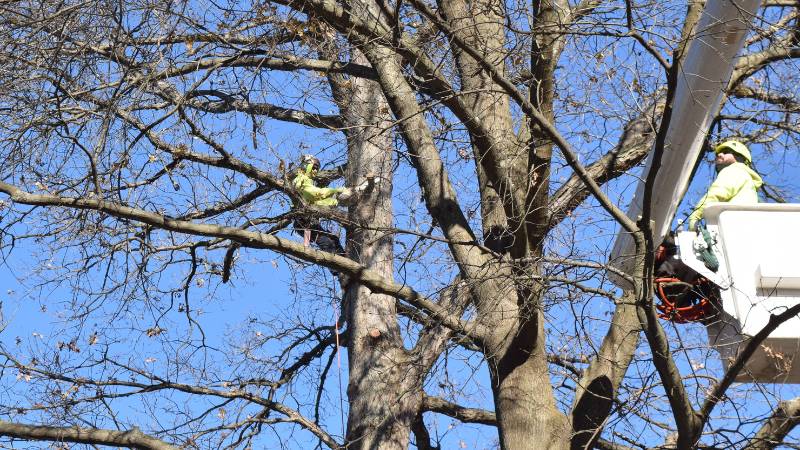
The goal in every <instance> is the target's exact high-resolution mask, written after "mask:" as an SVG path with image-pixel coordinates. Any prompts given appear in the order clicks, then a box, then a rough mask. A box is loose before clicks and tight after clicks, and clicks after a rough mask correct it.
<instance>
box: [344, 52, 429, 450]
mask: <svg viewBox="0 0 800 450" xmlns="http://www.w3.org/2000/svg"><path fill="white" fill-rule="evenodd" d="M355 53H356V54H355V57H354V58H353V59H354V62H357V63H361V64H368V62H367V61H366V59H365V58H363V56H361V55H360V54H358V53H357V52H355ZM343 85H344V86H347V88H346V89H342V85H340V86H339V87H340V89H334V90H335V91H337V90H338V91H339V94H340V105H341V109H342V112H343V115H344V117H345V119H346V126H347V127H348V128H349V131H348V132H347V135H348V147H349V149H348V169H347V174H346V180H347V185H348V186H356V185H358V184H359V183H361V182H363V181H364V180H365V179H366V177H367V176H379V177H380V182H379V183H378V184H377V185H376V186H375V188H374V189H373V190H372V191H371V192H368V193H367V194H366V195H365V196H364V197H363V198H362V200H361V201H360V202H359V203H358V204H356V205H353V206H352V207H351V208H350V218H351V219H352V220H353V221H354V223H357V224H363V225H366V226H368V227H370V228H372V229H369V230H368V229H363V228H352V229H350V230H348V252H349V254H350V257H351V258H353V259H354V260H356V261H358V262H360V263H362V264H363V265H364V266H365V267H367V268H369V269H372V270H376V271H379V272H381V273H383V275H384V277H385V278H386V279H388V280H391V279H392V278H393V276H392V273H393V266H392V262H393V252H392V243H393V239H392V237H391V235H386V234H385V233H384V232H383V231H381V230H380V229H381V228H389V227H391V226H392V219H393V216H392V203H391V192H392V184H391V181H392V178H391V177H392V156H393V152H392V139H391V134H390V133H389V132H382V130H388V129H390V126H389V120H390V117H389V114H388V112H387V111H388V107H387V106H386V101H385V100H384V98H383V94H382V93H381V90H380V86H379V85H378V84H377V83H375V82H371V81H367V80H364V79H357V78H354V79H350V80H348V82H347V83H344V84H343ZM345 93H346V94H345ZM345 290H346V293H345V302H344V309H345V314H346V318H347V323H348V332H349V341H348V361H349V380H348V387H347V394H348V399H349V401H350V410H349V415H348V420H347V435H346V442H347V445H348V448H349V449H377V448H380V449H405V448H408V443H409V440H410V433H411V426H412V424H413V422H414V419H415V417H416V416H417V412H418V411H419V407H420V405H421V402H422V398H421V396H420V395H419V391H420V390H419V388H418V387H417V386H418V385H419V382H418V375H416V372H415V371H413V370H409V366H410V364H409V357H408V355H407V352H406V350H405V349H404V348H403V345H402V344H403V343H402V337H401V336H400V330H399V327H398V324H397V311H396V308H395V299H394V298H392V297H390V296H387V295H381V294H374V293H372V292H370V290H369V289H367V288H365V287H363V286H359V285H357V284H353V285H348V286H345ZM410 393H413V394H410Z"/></svg>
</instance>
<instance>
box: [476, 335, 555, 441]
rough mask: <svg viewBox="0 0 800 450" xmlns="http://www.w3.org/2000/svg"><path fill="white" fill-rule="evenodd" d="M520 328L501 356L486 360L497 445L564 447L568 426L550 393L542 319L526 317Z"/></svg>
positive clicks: (551, 390) (551, 391)
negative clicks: (497, 358) (488, 366)
mask: <svg viewBox="0 0 800 450" xmlns="http://www.w3.org/2000/svg"><path fill="white" fill-rule="evenodd" d="M520 330H521V331H520V333H519V334H518V335H517V336H516V337H515V338H514V339H513V340H512V342H511V344H510V345H508V347H507V350H506V351H505V352H504V353H503V354H502V358H500V359H499V360H496V361H491V362H490V366H491V367H490V369H491V373H492V381H493V383H492V389H493V393H494V401H495V411H496V412H497V421H498V426H499V432H500V446H501V447H502V448H503V449H504V450H526V449H531V448H537V449H568V448H569V441H570V434H571V433H570V426H569V421H568V420H567V418H566V416H565V415H564V414H562V413H561V412H560V411H559V410H558V409H557V408H556V404H555V398H554V397H553V389H552V386H551V385H550V373H549V371H548V367H547V358H546V355H545V354H544V353H543V352H544V339H543V338H544V326H543V322H542V321H541V320H530V321H528V322H527V323H526V324H523V325H522V326H521V327H520ZM531 347H532V348H531Z"/></svg>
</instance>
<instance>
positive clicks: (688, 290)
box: [653, 140, 763, 324]
mask: <svg viewBox="0 0 800 450" xmlns="http://www.w3.org/2000/svg"><path fill="white" fill-rule="evenodd" d="M714 153H715V154H716V157H715V160H714V162H715V165H716V170H717V178H716V179H715V180H714V182H713V183H712V184H711V186H710V187H709V188H708V192H707V193H706V195H704V196H703V198H701V199H700V201H699V202H697V206H696V207H695V209H694V211H693V212H692V214H691V215H690V216H689V229H690V230H693V231H697V237H696V238H695V239H694V241H693V243H692V247H693V250H694V252H695V256H696V257H697V258H698V260H700V261H702V262H703V263H704V264H705V266H706V268H708V269H709V270H711V271H712V272H716V271H717V269H718V268H719V261H718V259H717V257H716V255H715V253H714V251H713V250H712V248H711V247H712V246H713V245H714V242H715V239H714V238H713V237H712V236H711V235H710V234H709V233H708V231H707V230H705V228H703V227H698V223H699V222H700V219H702V217H703V212H704V211H705V208H706V207H707V206H708V205H710V204H712V203H726V202H727V203H738V204H752V203H758V195H757V189H758V188H759V187H761V185H762V184H763V182H762V180H761V177H760V176H759V175H758V174H757V173H756V172H755V171H754V170H753V169H752V168H751V167H750V164H751V162H752V157H751V156H750V151H749V150H748V149H747V146H745V145H744V144H742V143H741V142H739V141H735V140H727V141H724V142H722V143H721V144H719V145H717V146H716V147H715V148H714ZM655 262H656V264H655V270H654V279H653V281H654V288H655V291H656V295H657V296H658V297H659V299H660V300H661V304H659V305H657V308H658V309H659V311H660V312H661V317H662V318H665V319H668V320H672V321H673V322H678V323H686V322H702V323H705V324H708V323H713V322H715V317H716V314H717V311H718V304H719V298H720V294H719V290H718V289H717V288H716V287H715V286H714V285H713V283H711V282H710V281H709V280H708V279H707V278H705V277H703V276H702V275H700V274H699V273H697V272H696V271H694V270H693V269H691V268H689V266H687V265H686V264H684V263H683V262H682V261H681V260H680V258H679V257H678V248H677V245H676V244H675V242H674V239H673V237H672V236H668V237H667V239H665V240H664V242H663V243H662V244H661V246H660V247H659V248H658V251H657V252H656V261H655Z"/></svg>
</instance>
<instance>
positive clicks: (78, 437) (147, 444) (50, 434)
mask: <svg viewBox="0 0 800 450" xmlns="http://www.w3.org/2000/svg"><path fill="white" fill-rule="evenodd" d="M0 436H7V437H12V438H17V439H23V440H26V441H50V442H73V443H77V444H91V445H108V446H114V447H127V448H135V449H141V450H177V449H178V447H175V446H172V445H170V444H167V443H166V442H164V441H162V440H160V439H156V438H154V437H152V436H148V435H146V434H144V433H142V432H141V431H140V430H139V429H138V428H133V429H132V430H129V431H116V430H102V429H95V428H79V427H51V426H47V425H22V424H16V423H11V422H6V421H4V420H0Z"/></svg>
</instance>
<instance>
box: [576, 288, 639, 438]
mask: <svg viewBox="0 0 800 450" xmlns="http://www.w3.org/2000/svg"><path fill="white" fill-rule="evenodd" d="M636 309H637V306H636V299H635V298H634V296H633V295H631V293H630V292H628V293H627V295H626V296H624V297H623V298H622V300H621V301H620V302H619V303H618V304H617V307H616V309H615V310H614V316H613V318H612V320H611V325H610V327H609V330H608V332H607V333H606V336H605V337H604V338H603V343H602V344H601V346H600V349H599V350H598V352H597V356H595V358H594V359H593V360H592V362H591V363H590V364H589V367H587V368H586V370H585V371H584V375H583V377H582V378H581V380H580V382H579V383H578V386H577V388H576V393H575V401H574V403H573V407H572V430H573V433H574V435H573V437H572V444H571V447H572V448H573V449H583V448H591V447H592V446H593V445H594V443H596V442H597V439H598V438H599V437H600V434H601V433H602V429H603V425H604V424H605V423H606V420H608V417H609V415H610V414H611V407H612V405H613V402H614V399H615V398H616V396H617V390H618V389H619V386H620V384H622V380H623V379H624V377H625V372H627V370H628V366H629V365H630V363H631V361H632V359H633V355H634V352H635V351H636V346H637V344H638V342H639V331H640V329H641V326H640V324H639V321H638V318H637V315H636Z"/></svg>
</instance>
